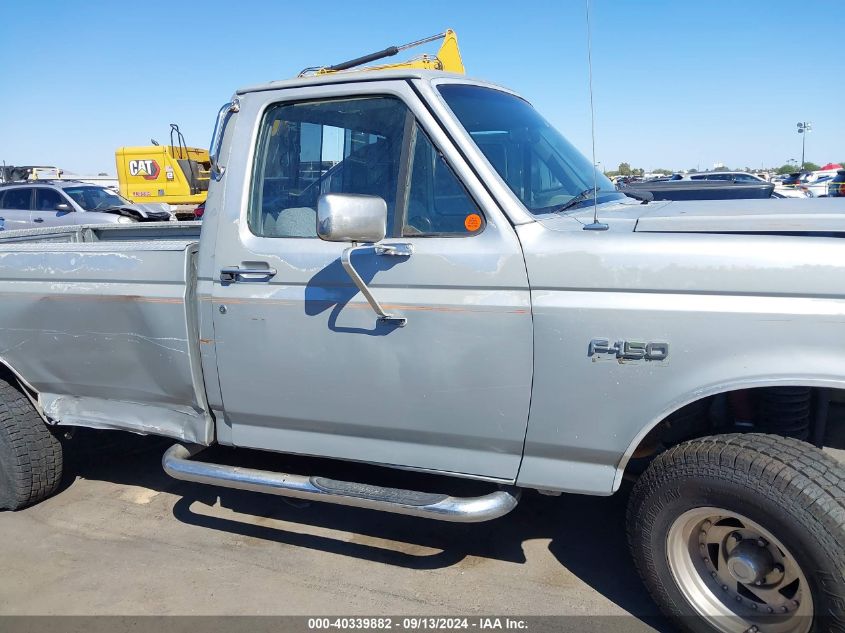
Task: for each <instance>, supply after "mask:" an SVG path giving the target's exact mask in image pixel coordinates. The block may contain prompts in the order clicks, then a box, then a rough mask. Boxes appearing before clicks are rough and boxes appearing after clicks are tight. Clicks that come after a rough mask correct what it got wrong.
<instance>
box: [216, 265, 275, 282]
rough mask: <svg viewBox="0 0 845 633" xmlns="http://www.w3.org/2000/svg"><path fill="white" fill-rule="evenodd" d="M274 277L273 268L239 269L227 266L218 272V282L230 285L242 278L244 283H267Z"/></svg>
mask: <svg viewBox="0 0 845 633" xmlns="http://www.w3.org/2000/svg"><path fill="white" fill-rule="evenodd" d="M275 275H276V269H275V268H240V267H238V266H227V267H226V268H223V269H222V270H221V271H220V281H222V282H224V283H231V282H235V281H239V280H240V279H241V278H243V279H244V280H245V281H267V280H268V279H270V278H271V277H274V276H275Z"/></svg>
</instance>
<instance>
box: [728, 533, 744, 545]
mask: <svg viewBox="0 0 845 633" xmlns="http://www.w3.org/2000/svg"><path fill="white" fill-rule="evenodd" d="M731 538H733V540H735V541H736V542H737V543H739V542H740V541H741V540H742V534H740V533H739V532H731Z"/></svg>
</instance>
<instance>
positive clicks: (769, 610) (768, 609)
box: [766, 607, 775, 613]
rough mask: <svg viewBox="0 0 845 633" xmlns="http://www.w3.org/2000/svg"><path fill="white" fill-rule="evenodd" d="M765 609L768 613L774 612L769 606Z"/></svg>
mask: <svg viewBox="0 0 845 633" xmlns="http://www.w3.org/2000/svg"><path fill="white" fill-rule="evenodd" d="M766 611H768V612H769V613H774V612H775V610H774V609H772V608H771V607H766Z"/></svg>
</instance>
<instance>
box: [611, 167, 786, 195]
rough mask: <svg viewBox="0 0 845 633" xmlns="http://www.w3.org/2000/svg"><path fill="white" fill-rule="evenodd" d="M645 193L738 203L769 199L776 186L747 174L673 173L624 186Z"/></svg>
mask: <svg viewBox="0 0 845 633" xmlns="http://www.w3.org/2000/svg"><path fill="white" fill-rule="evenodd" d="M626 189H627V190H630V191H648V192H650V193H651V194H652V195H653V196H654V199H655V200H739V199H755V198H771V197H772V192H773V191H774V189H775V185H774V184H773V183H770V182H769V181H767V180H766V179H764V178H760V177H759V176H755V175H754V174H749V173H746V172H744V171H743V172H734V171H714V172H703V173H695V174H673V175H672V176H667V177H665V178H655V179H653V180H647V181H645V182H642V183H636V184H630V185H627V186H626Z"/></svg>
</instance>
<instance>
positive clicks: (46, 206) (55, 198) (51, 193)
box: [35, 189, 65, 211]
mask: <svg viewBox="0 0 845 633" xmlns="http://www.w3.org/2000/svg"><path fill="white" fill-rule="evenodd" d="M63 202H65V200H64V199H63V198H62V196H61V194H60V193H59V192H58V191H56V190H54V189H36V190H35V209H36V210H37V211H55V210H56V205H58V204H61V203H63Z"/></svg>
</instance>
